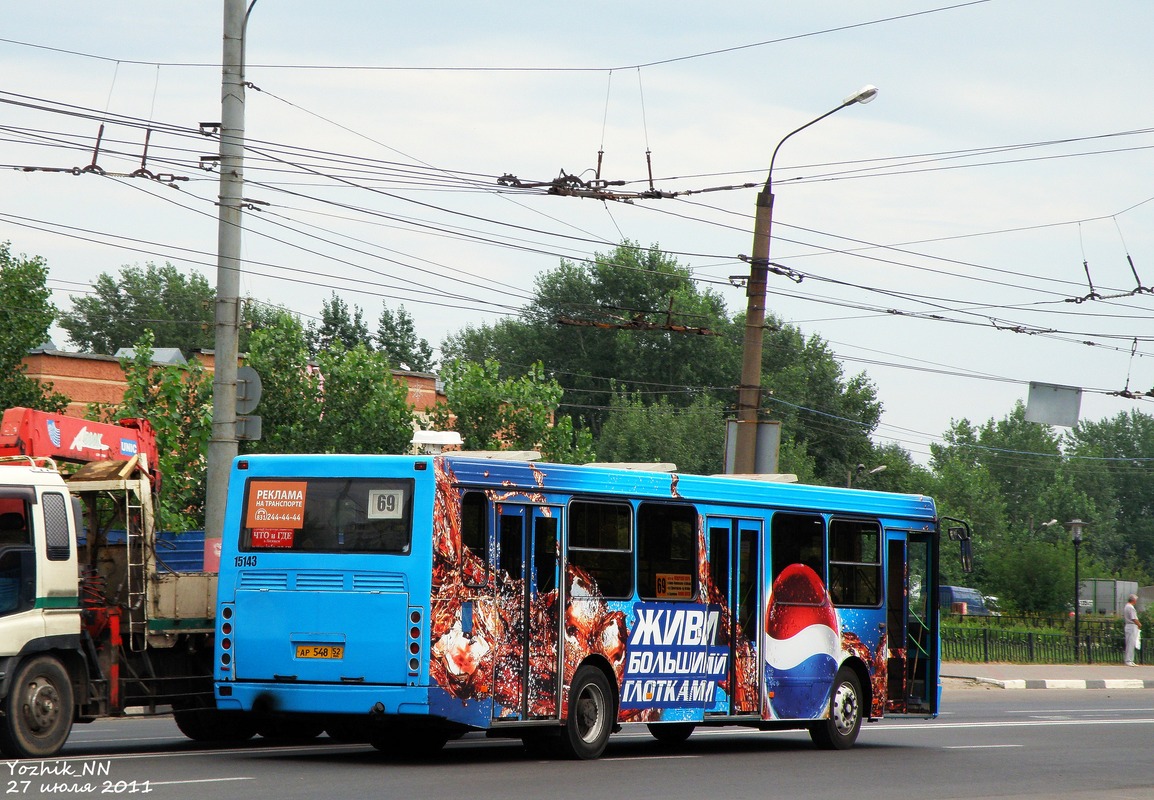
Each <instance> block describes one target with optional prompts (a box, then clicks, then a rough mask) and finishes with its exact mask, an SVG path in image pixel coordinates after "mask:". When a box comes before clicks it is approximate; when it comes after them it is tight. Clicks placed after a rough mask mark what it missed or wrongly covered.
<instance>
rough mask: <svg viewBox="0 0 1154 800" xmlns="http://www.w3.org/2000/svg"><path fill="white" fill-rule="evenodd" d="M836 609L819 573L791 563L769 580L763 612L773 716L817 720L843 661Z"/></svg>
mask: <svg viewBox="0 0 1154 800" xmlns="http://www.w3.org/2000/svg"><path fill="white" fill-rule="evenodd" d="M841 658H842V653H841V634H840V630H839V625H838V620H837V613H836V612H835V611H834V608H833V603H832V602H830V598H829V592H828V591H826V588H825V584H824V583H823V582H822V580H821V577H820V576H819V575H818V574H817V573H816V572H814V571H813V569H812V568H810V567H807V566H806V565H804V564H790V565H789V566H788V567H786V568H785V569H784V570H782V571H781V574H780V575H778V576H777V579H776V580H774V582H773V587H772V588H771V590H770V597H769V608H768V611H767V613H766V616H765V681H766V690H767V692H768V696H769V704H770V710H771V712H772V716H773V717H774V718H777V719H817V718H820V717H821V716H822V715H823V714H824V712H825V706H826V700H827V698H828V697H829V692H830V688H831V686H832V685H833V679H834V675H836V674H837V668H838V664H839V663H840V662H841Z"/></svg>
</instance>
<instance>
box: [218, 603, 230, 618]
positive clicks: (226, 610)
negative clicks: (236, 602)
mask: <svg viewBox="0 0 1154 800" xmlns="http://www.w3.org/2000/svg"><path fill="white" fill-rule="evenodd" d="M220 615H221V616H222V617H224V618H225V619H232V606H222V607H221V609H220Z"/></svg>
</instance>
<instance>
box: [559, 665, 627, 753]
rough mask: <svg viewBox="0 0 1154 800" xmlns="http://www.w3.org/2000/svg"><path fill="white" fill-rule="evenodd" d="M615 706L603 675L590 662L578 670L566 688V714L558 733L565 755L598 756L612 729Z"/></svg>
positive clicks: (603, 748) (603, 749)
mask: <svg viewBox="0 0 1154 800" xmlns="http://www.w3.org/2000/svg"><path fill="white" fill-rule="evenodd" d="M615 707H616V704H615V703H614V702H613V693H612V691H611V690H610V688H609V681H608V680H606V678H605V674H604V673H603V672H601V670H599V669H597V668H596V667H592V666H589V665H586V666H583V667H581V668H580V669H578V670H577V674H576V675H574V676H573V684H572V686H571V687H570V689H569V715H568V718H567V719H566V720H565V728H564V730H563V731H562V734H561V744H562V746H563V748H564V750H565V754H566V755H568V756H569V757H570V758H579V759H593V758H597V757H599V756H600V755H601V753H603V752H604V751H605V745H606V744H607V743H608V742H609V734H610V733H612V732H613V710H614V708H615Z"/></svg>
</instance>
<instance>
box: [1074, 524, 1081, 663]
mask: <svg viewBox="0 0 1154 800" xmlns="http://www.w3.org/2000/svg"><path fill="white" fill-rule="evenodd" d="M1080 534H1081V531H1079V532H1078V534H1076V535H1075V537H1074V663H1075V664H1077V663H1078V661H1080V660H1081V652H1082V639H1081V630H1080V629H1079V625H1078V621H1079V620H1080V619H1081V617H1082V582H1081V581H1080V580H1079V576H1078V551H1079V550H1080V549H1081V548H1082V537H1081V535H1080Z"/></svg>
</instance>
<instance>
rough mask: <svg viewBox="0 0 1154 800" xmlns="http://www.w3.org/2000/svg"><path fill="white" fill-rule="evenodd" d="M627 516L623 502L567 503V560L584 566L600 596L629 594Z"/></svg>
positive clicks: (629, 528) (629, 525)
mask: <svg viewBox="0 0 1154 800" xmlns="http://www.w3.org/2000/svg"><path fill="white" fill-rule="evenodd" d="M631 518H632V514H631V509H630V507H629V506H628V505H626V504H624V503H595V502H589V501H583V500H574V501H573V502H572V503H570V504H569V563H571V564H573V565H574V566H576V567H580V568H581V569H583V570H585V572H587V573H588V574H589V577H590V578H592V579H593V582H594V583H595V584H596V588H597V589H599V590H600V592H601V595H602V596H603V597H606V598H617V599H622V598H626V597H629V596H630V595H631V594H633V542H632V535H631V533H632V528H633V526H632V519H631Z"/></svg>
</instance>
